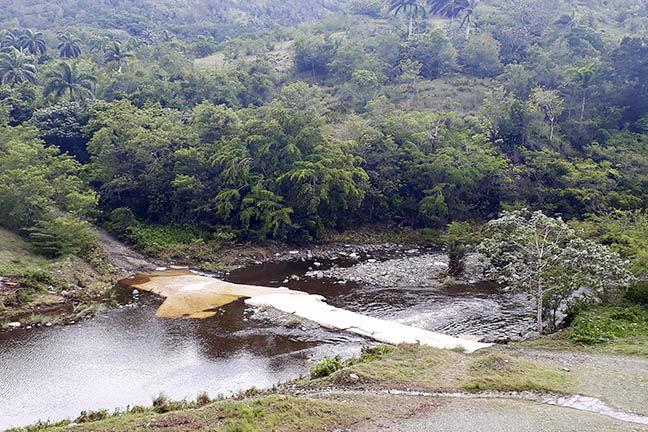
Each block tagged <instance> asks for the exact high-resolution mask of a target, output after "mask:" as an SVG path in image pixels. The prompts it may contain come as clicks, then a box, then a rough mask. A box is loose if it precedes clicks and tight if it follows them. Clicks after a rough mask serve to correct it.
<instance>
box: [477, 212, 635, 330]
mask: <svg viewBox="0 0 648 432" xmlns="http://www.w3.org/2000/svg"><path fill="white" fill-rule="evenodd" d="M486 235H487V237H486V240H484V241H483V242H482V243H481V244H480V245H479V246H478V250H479V252H480V253H481V254H482V255H483V257H484V263H485V266H484V267H485V275H486V276H487V277H489V278H491V279H492V280H496V281H498V282H501V283H505V284H507V285H509V286H510V287H511V288H512V289H514V290H518V291H521V292H525V293H528V294H530V295H531V297H532V298H533V299H534V300H535V303H536V319H537V328H538V332H539V333H542V331H543V328H544V318H545V313H544V312H545V310H546V309H550V311H551V312H553V314H552V316H551V317H552V318H553V321H554V322H552V324H554V325H555V324H556V323H555V317H556V311H557V309H558V308H560V307H565V306H567V304H566V303H569V301H570V299H571V300H573V293H574V292H575V291H576V290H579V289H582V288H587V289H588V290H589V291H588V294H584V295H587V296H589V297H590V298H599V299H607V300H609V297H610V296H611V295H613V291H614V290H615V289H619V291H621V292H622V290H621V288H624V287H627V286H628V285H629V284H630V283H631V282H632V280H633V277H632V275H631V274H630V272H629V271H628V269H627V265H626V262H625V261H624V260H623V259H621V257H620V256H619V254H617V253H615V252H612V251H611V250H610V249H609V248H608V247H606V246H603V245H601V244H598V243H595V242H593V241H589V240H583V239H581V238H579V237H578V236H577V235H576V232H575V231H574V230H573V229H571V228H570V227H569V226H568V225H567V224H566V223H565V222H563V220H562V219H560V218H558V219H554V218H551V217H548V216H545V215H544V214H543V213H542V212H539V211H537V212H531V211H528V210H526V209H523V210H516V211H511V212H504V213H503V214H502V216H501V217H500V218H499V219H495V220H492V221H490V222H489V223H488V225H487V226H486Z"/></svg>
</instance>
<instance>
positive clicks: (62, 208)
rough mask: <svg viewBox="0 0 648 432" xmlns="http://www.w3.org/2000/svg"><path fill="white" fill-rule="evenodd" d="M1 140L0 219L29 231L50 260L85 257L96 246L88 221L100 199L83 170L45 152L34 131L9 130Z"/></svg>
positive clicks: (16, 228)
mask: <svg viewBox="0 0 648 432" xmlns="http://www.w3.org/2000/svg"><path fill="white" fill-rule="evenodd" d="M1 133H2V134H3V136H4V137H5V140H4V141H2V142H0V166H1V167H2V170H0V221H1V223H2V225H3V226H5V227H7V228H10V229H14V230H24V232H27V233H30V238H31V239H32V241H33V243H34V247H35V248H36V249H37V250H38V251H40V252H42V253H44V254H46V255H51V256H59V255H64V254H83V253H86V252H88V250H89V248H90V247H91V244H92V243H93V240H92V234H90V232H89V226H88V223H87V222H85V221H83V220H82V219H81V218H82V217H86V216H89V215H91V214H92V212H93V210H94V207H95V205H96V200H97V197H96V195H95V193H94V192H91V191H90V190H89V187H88V186H87V185H86V184H85V183H84V182H83V181H82V180H81V178H80V177H79V175H80V171H81V169H80V166H79V165H78V163H76V162H75V161H74V160H73V159H71V158H69V157H66V156H61V155H59V154H58V152H57V150H56V149H55V148H46V147H45V146H44V145H43V143H42V142H41V141H40V140H39V139H38V138H37V135H36V131H34V130H33V129H29V128H25V127H17V128H10V127H6V128H4V129H3V130H2V132H1Z"/></svg>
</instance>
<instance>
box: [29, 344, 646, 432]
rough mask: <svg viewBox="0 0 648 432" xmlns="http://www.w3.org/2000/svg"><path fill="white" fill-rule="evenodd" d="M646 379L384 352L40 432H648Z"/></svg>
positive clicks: (514, 361) (609, 361)
mask: <svg viewBox="0 0 648 432" xmlns="http://www.w3.org/2000/svg"><path fill="white" fill-rule="evenodd" d="M601 369H604V370H605V371H606V375H605V378H606V385H603V386H601V385H596V382H598V377H597V376H598V373H599V372H600V370H601ZM647 380H648V359H646V358H640V357H617V356H610V355H606V354H593V353H588V352H582V351H572V350H569V351H565V350H560V351H549V350H547V351H543V352H541V353H540V352H539V351H538V350H536V349H529V348H527V347H525V346H523V345H521V344H511V345H509V346H494V347H490V348H487V349H484V350H480V351H477V352H475V353H472V354H466V353H460V352H453V351H447V350H439V349H434V348H430V347H424V346H416V345H401V346H398V347H393V346H381V347H378V348H373V349H369V350H365V351H364V352H363V354H362V355H361V356H360V357H358V358H356V359H354V360H351V361H348V362H345V363H344V364H341V365H340V366H339V367H338V368H334V369H331V371H330V373H329V374H328V375H327V376H324V377H322V378H315V379H300V380H297V381H294V382H291V383H288V384H284V385H280V386H278V387H276V388H274V389H270V390H265V391H258V390H251V391H248V392H244V393H241V394H240V395H239V396H237V397H235V398H233V399H226V400H216V401H212V400H209V398H207V397H206V396H205V395H201V396H200V397H198V399H197V400H196V401H194V402H189V401H181V402H172V401H169V400H166V399H165V398H163V397H159V398H157V399H156V400H155V401H154V406H153V407H151V408H143V407H134V408H131V409H130V410H129V411H128V412H122V413H118V414H116V415H109V414H108V413H107V412H86V413H84V414H83V415H82V416H80V417H79V418H78V419H76V420H75V421H74V422H71V421H66V422H63V423H60V424H58V425H49V426H41V427H40V430H70V427H71V423H73V425H72V426H73V430H79V431H140V430H141V431H144V430H146V431H151V430H153V431H156V430H173V431H190V430H191V431H207V430H214V431H239V430H244V431H266V430H280V431H286V432H291V431H331V430H343V431H375V430H394V431H404V430H407V431H448V432H449V431H474V430H488V431H500V430H501V431H508V430H516V429H520V428H521V429H520V430H528V431H543V432H551V431H556V432H558V431H560V432H563V431H566V430H568V431H569V430H574V431H575V430H587V431H601V432H603V431H646V430H648V411H646V407H647V406H648V400H647V397H648V396H647V393H646V391H645V390H646V386H647V385H648V381H647ZM619 389H624V390H623V391H619ZM466 413H469V414H470V415H466ZM31 430H37V429H31Z"/></svg>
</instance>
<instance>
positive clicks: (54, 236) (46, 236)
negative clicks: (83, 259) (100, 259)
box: [29, 216, 97, 258]
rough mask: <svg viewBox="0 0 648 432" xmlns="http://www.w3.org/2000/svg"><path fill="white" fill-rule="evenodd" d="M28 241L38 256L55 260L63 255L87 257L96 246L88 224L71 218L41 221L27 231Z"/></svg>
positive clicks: (61, 217) (64, 217)
mask: <svg viewBox="0 0 648 432" xmlns="http://www.w3.org/2000/svg"><path fill="white" fill-rule="evenodd" d="M29 239H30V240H31V243H32V245H33V247H34V249H35V251H36V252H37V253H39V254H42V255H45V256H48V257H52V258H56V257H60V256H64V255H77V256H87V255H88V254H89V253H90V251H91V250H92V249H93V248H94V246H95V245H96V244H97V236H96V235H95V234H94V232H92V231H91V230H90V224H89V223H88V222H86V221H82V220H79V219H77V218H75V217H72V216H59V217H56V218H53V219H41V220H39V221H38V222H37V224H36V226H35V227H34V228H31V229H29Z"/></svg>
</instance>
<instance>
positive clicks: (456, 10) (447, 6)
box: [427, 0, 479, 39]
mask: <svg viewBox="0 0 648 432" xmlns="http://www.w3.org/2000/svg"><path fill="white" fill-rule="evenodd" d="M427 1H428V5H429V6H430V12H431V13H432V14H434V15H441V16H444V17H446V18H450V23H452V22H454V19H455V18H457V17H461V18H462V20H461V25H460V26H459V28H463V27H464V26H465V27H466V39H468V38H469V37H470V30H471V29H472V25H473V15H474V13H475V7H476V6H477V3H478V2H479V0H427Z"/></svg>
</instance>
